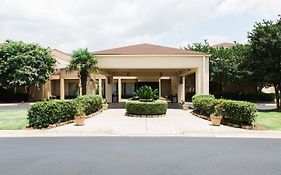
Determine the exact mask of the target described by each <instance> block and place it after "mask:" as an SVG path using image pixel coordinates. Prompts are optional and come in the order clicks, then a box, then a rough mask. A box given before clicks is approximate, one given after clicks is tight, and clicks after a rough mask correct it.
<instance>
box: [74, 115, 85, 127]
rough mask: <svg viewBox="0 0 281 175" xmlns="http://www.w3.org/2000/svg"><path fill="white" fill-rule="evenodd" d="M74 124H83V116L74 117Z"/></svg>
mask: <svg viewBox="0 0 281 175" xmlns="http://www.w3.org/2000/svg"><path fill="white" fill-rule="evenodd" d="M75 125H76V126H83V125H85V117H84V116H78V117H75Z"/></svg>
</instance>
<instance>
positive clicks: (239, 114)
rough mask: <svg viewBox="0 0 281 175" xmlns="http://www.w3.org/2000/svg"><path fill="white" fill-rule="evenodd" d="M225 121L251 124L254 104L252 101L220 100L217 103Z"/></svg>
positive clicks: (254, 114)
mask: <svg viewBox="0 0 281 175" xmlns="http://www.w3.org/2000/svg"><path fill="white" fill-rule="evenodd" d="M219 105H220V106H221V108H222V111H221V112H222V116H223V118H224V119H225V121H227V122H230V123H233V124H252V122H254V120H255V117H256V112H257V110H256V106H255V104H253V103H250V102H245V101H235V100H222V101H221V102H220V104H219Z"/></svg>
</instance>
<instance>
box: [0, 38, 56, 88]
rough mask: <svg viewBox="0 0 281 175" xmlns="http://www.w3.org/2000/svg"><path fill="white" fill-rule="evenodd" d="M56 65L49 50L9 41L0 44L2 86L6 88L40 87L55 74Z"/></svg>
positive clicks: (0, 79) (0, 80)
mask: <svg viewBox="0 0 281 175" xmlns="http://www.w3.org/2000/svg"><path fill="white" fill-rule="evenodd" d="M55 63H56V60H55V59H54V58H53V57H52V56H51V54H50V49H48V48H43V47H41V46H39V45H38V44H27V43H24V42H22V41H11V40H7V41H5V42H4V43H3V44H2V43H1V44H0V84H1V86H2V87H4V88H13V87H16V86H21V87H28V86H37V87H39V86H40V85H41V84H43V83H45V81H46V80H47V79H48V78H49V77H50V75H51V74H52V73H53V71H54V66H55Z"/></svg>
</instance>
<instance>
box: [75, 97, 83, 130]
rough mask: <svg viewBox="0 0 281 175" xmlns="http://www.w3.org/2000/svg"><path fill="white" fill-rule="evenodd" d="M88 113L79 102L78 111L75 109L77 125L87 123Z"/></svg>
mask: <svg viewBox="0 0 281 175" xmlns="http://www.w3.org/2000/svg"><path fill="white" fill-rule="evenodd" d="M85 118H86V115H85V113H84V109H83V107H82V105H81V103H79V102H77V105H76V111H75V125H76V126H83V125H84V124H85Z"/></svg>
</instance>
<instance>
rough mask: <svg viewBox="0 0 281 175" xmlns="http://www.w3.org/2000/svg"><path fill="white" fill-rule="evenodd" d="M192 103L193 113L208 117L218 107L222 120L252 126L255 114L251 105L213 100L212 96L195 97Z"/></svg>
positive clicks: (254, 109) (234, 101)
mask: <svg viewBox="0 0 281 175" xmlns="http://www.w3.org/2000/svg"><path fill="white" fill-rule="evenodd" d="M192 102H193V107H194V110H195V112H197V113H198V114H201V115H205V116H210V115H211V114H212V113H214V112H215V108H216V106H219V107H220V109H221V110H220V113H221V114H222V117H223V119H224V120H225V121H227V122H230V123H233V124H252V122H253V121H254V120H255V117H256V112H257V110H256V107H255V105H254V104H253V103H250V102H245V101H236V100H224V99H215V98H214V96H212V95H195V96H193V97H192Z"/></svg>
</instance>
